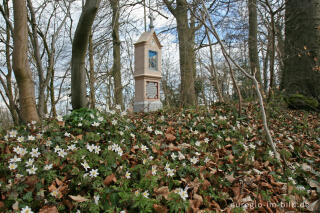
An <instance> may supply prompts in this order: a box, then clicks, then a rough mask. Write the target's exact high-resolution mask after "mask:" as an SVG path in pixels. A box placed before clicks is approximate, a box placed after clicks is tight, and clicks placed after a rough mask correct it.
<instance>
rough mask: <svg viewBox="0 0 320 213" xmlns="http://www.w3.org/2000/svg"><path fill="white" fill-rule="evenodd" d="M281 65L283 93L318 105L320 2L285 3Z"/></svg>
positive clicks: (319, 94) (297, 0) (319, 97)
mask: <svg viewBox="0 0 320 213" xmlns="http://www.w3.org/2000/svg"><path fill="white" fill-rule="evenodd" d="M285 16H286V17H285V19H286V23H285V24H286V28H285V61H284V72H283V76H282V80H283V82H282V84H281V85H282V86H283V89H285V91H286V93H287V94H288V95H289V94H296V93H299V94H302V95H306V96H310V97H314V98H316V99H317V100H318V101H320V84H319V82H320V69H319V66H320V61H319V57H320V47H319V45H320V28H319V26H320V0H309V1H301V0H290V1H287V2H286V15H285Z"/></svg>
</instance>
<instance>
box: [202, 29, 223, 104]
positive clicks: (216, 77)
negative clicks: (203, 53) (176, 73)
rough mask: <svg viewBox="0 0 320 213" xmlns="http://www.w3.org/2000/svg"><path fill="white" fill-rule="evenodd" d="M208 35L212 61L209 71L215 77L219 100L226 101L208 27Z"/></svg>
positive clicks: (214, 82) (214, 81)
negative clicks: (220, 84)
mask: <svg viewBox="0 0 320 213" xmlns="http://www.w3.org/2000/svg"><path fill="white" fill-rule="evenodd" d="M206 35H207V38H208V42H209V49H210V62H211V66H210V68H209V70H208V71H209V72H210V73H211V75H212V77H213V78H214V80H213V84H214V85H215V87H216V89H217V93H218V97H219V102H222V103H223V102H224V99H223V95H222V92H221V88H220V86H219V79H218V74H217V70H216V67H215V64H214V59H213V50H212V42H211V38H210V35H209V33H208V29H206Z"/></svg>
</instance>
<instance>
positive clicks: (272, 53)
mask: <svg viewBox="0 0 320 213" xmlns="http://www.w3.org/2000/svg"><path fill="white" fill-rule="evenodd" d="M270 15H271V23H270V25H271V27H270V30H271V36H270V39H271V40H270V64H269V66H270V68H269V70H270V85H269V95H268V96H269V97H268V99H270V98H271V96H272V93H273V89H274V86H275V73H274V62H275V56H276V32H275V20H274V13H271V14H270Z"/></svg>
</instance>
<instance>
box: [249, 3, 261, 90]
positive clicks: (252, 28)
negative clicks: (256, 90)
mask: <svg viewBox="0 0 320 213" xmlns="http://www.w3.org/2000/svg"><path fill="white" fill-rule="evenodd" d="M248 9H249V60H250V68H251V74H252V75H255V76H256V78H257V80H258V82H259V83H260V84H261V73H260V63H259V55H258V39H257V35H258V21H257V0H249V2H248Z"/></svg>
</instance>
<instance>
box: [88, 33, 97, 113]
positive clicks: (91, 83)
mask: <svg viewBox="0 0 320 213" xmlns="http://www.w3.org/2000/svg"><path fill="white" fill-rule="evenodd" d="M92 34H93V32H92V31H91V33H90V35H89V66H90V68H89V87H90V108H91V109H94V108H95V105H96V96H95V88H94V84H95V81H96V78H95V74H94V58H93V55H94V52H93V40H92V37H93V35H92Z"/></svg>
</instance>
